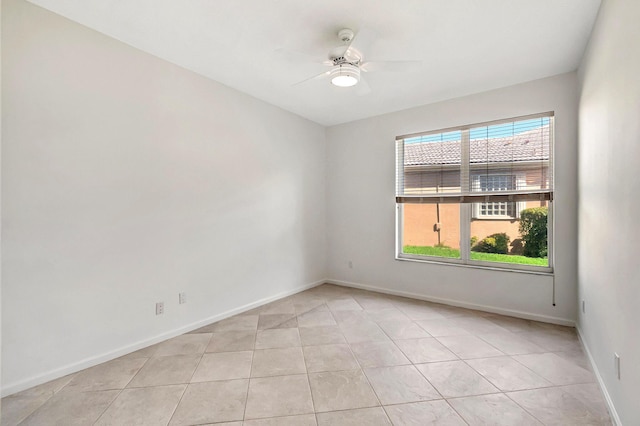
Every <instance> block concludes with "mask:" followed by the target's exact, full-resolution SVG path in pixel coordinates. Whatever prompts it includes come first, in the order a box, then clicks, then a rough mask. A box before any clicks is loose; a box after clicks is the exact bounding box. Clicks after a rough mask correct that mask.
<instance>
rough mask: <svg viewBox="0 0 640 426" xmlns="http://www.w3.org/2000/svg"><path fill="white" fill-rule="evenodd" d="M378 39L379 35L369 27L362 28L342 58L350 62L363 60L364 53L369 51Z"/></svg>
mask: <svg viewBox="0 0 640 426" xmlns="http://www.w3.org/2000/svg"><path fill="white" fill-rule="evenodd" d="M376 37H377V34H376V33H375V32H374V31H373V30H371V29H369V28H367V27H362V28H360V30H359V31H358V32H357V33H356V35H355V36H354V37H353V40H351V43H350V44H349V46H348V47H347V49H346V51H345V53H344V54H343V55H342V56H344V57H345V59H346V60H348V61H350V60H354V61H355V60H361V59H362V57H363V55H364V52H368V51H369V48H370V47H371V45H372V44H373V41H374V40H375V39H376Z"/></svg>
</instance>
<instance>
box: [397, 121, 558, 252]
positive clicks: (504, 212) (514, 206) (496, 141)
mask: <svg viewBox="0 0 640 426" xmlns="http://www.w3.org/2000/svg"><path fill="white" fill-rule="evenodd" d="M469 148H470V153H469V163H470V165H471V167H470V173H469V174H470V176H469V177H468V179H469V188H470V190H471V191H481V192H490V191H501V190H519V189H525V188H526V189H544V188H547V187H548V185H549V180H550V173H549V171H550V167H549V126H548V125H545V126H542V127H539V128H536V129H532V130H528V131H525V132H522V133H519V134H517V135H515V136H508V137H501V138H483V139H471V140H470V147H469ZM404 150H405V151H404V172H405V175H404V179H405V183H404V185H405V192H406V193H407V194H412V193H413V194H434V193H451V192H459V191H460V189H461V188H460V186H461V183H460V182H461V176H460V164H461V142H460V140H449V141H442V142H440V141H430V142H415V143H407V144H406V145H405V148H404ZM542 205H546V201H536V202H531V201H529V202H487V203H476V204H474V205H473V208H472V221H471V236H472V237H477V239H478V240H481V239H483V238H484V237H486V236H488V235H491V234H494V233H500V232H505V233H506V234H507V235H509V237H510V238H511V242H512V244H511V252H512V253H518V252H519V251H520V250H521V248H522V245H521V244H520V240H519V239H520V235H519V232H518V222H519V218H520V212H521V211H522V210H523V209H525V208H529V207H539V206H542ZM403 225H404V233H403V235H404V241H403V245H415V246H434V245H437V244H442V245H446V246H449V247H452V248H459V241H460V238H459V236H460V233H459V231H460V209H459V205H458V204H405V205H404V224H403Z"/></svg>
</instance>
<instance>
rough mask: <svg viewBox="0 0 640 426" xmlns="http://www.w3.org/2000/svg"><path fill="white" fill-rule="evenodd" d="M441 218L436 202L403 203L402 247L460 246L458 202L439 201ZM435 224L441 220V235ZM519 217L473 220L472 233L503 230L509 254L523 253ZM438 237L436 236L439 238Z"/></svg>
mask: <svg viewBox="0 0 640 426" xmlns="http://www.w3.org/2000/svg"><path fill="white" fill-rule="evenodd" d="M542 205H544V203H542V202H539V201H529V202H527V203H525V205H524V206H523V208H530V207H540V206H542ZM439 207H440V220H439V222H438V205H436V204H405V205H404V218H403V219H404V222H403V226H404V232H403V243H402V244H403V246H406V245H411V246H435V245H436V244H443V245H446V246H449V247H451V248H460V205H459V204H440V206H439ZM436 223H440V235H438V232H437V230H436V227H435V225H436ZM518 227H519V220H516V219H513V220H508V219H499V220H495V219H494V220H491V219H472V220H471V236H472V237H478V241H480V240H482V239H483V238H485V237H487V236H489V235H492V234H497V233H500V232H505V233H506V234H507V235H508V236H509V238H510V240H511V243H510V253H513V254H519V253H521V252H522V245H521V243H520V233H519V231H518ZM438 237H439V238H438Z"/></svg>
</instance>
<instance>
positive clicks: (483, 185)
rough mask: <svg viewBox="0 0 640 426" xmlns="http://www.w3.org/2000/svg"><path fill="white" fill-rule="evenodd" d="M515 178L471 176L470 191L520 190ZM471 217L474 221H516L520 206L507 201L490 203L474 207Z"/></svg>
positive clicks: (493, 175) (498, 175) (505, 176)
mask: <svg viewBox="0 0 640 426" xmlns="http://www.w3.org/2000/svg"><path fill="white" fill-rule="evenodd" d="M521 187H522V185H518V180H517V178H516V176H510V175H502V174H490V175H473V176H472V186H471V189H472V191H475V192H493V191H511V190H514V189H519V188H521ZM475 207H476V208H474V209H473V217H474V218H476V219H491V220H493V219H510V220H513V219H518V218H519V217H520V210H522V208H521V204H520V203H516V202H509V201H492V202H486V203H480V204H477V205H475Z"/></svg>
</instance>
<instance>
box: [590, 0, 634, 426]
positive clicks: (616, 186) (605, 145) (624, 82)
mask: <svg viewBox="0 0 640 426" xmlns="http://www.w3.org/2000/svg"><path fill="white" fill-rule="evenodd" d="M638 18H640V2H637V1H635V0H605V1H604V2H603V4H602V6H601V9H600V14H599V16H598V20H597V23H596V27H595V29H594V32H593V34H592V38H591V41H590V44H589V48H588V50H587V53H586V55H585V57H584V59H583V63H582V65H581V67H580V73H579V76H580V83H581V97H580V110H579V111H580V121H579V123H580V124H579V134H580V142H579V153H580V156H579V179H580V188H579V190H580V192H579V194H580V203H579V272H578V282H579V300H585V302H586V312H585V313H584V314H583V313H580V314H579V328H580V331H581V335H582V338H583V341H584V343H585V344H586V346H587V348H588V349H589V352H590V354H591V356H592V358H593V360H594V361H595V365H596V368H597V370H598V373H599V376H600V379H601V384H603V385H604V387H605V388H606V391H607V393H608V397H609V398H610V401H612V402H613V404H614V406H615V410H616V411H617V414H618V416H619V420H620V421H621V423H622V424H624V425H638V424H640V407H639V406H638V401H639V397H638V385H639V384H640V332H639V331H638V324H640V306H639V304H640V267H638V244H639V241H640V220H639V219H638V217H639V216H638V214H639V212H640V198H639V197H638V193H639V192H638V188H640V177H639V176H640V174H639V170H640V80H639V79H638V78H639V76H640V26H638ZM614 352H617V353H618V354H619V355H620V357H621V358H620V359H621V378H620V380H618V378H617V375H616V372H615V368H614V362H613V357H614V355H613V354H614Z"/></svg>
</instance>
